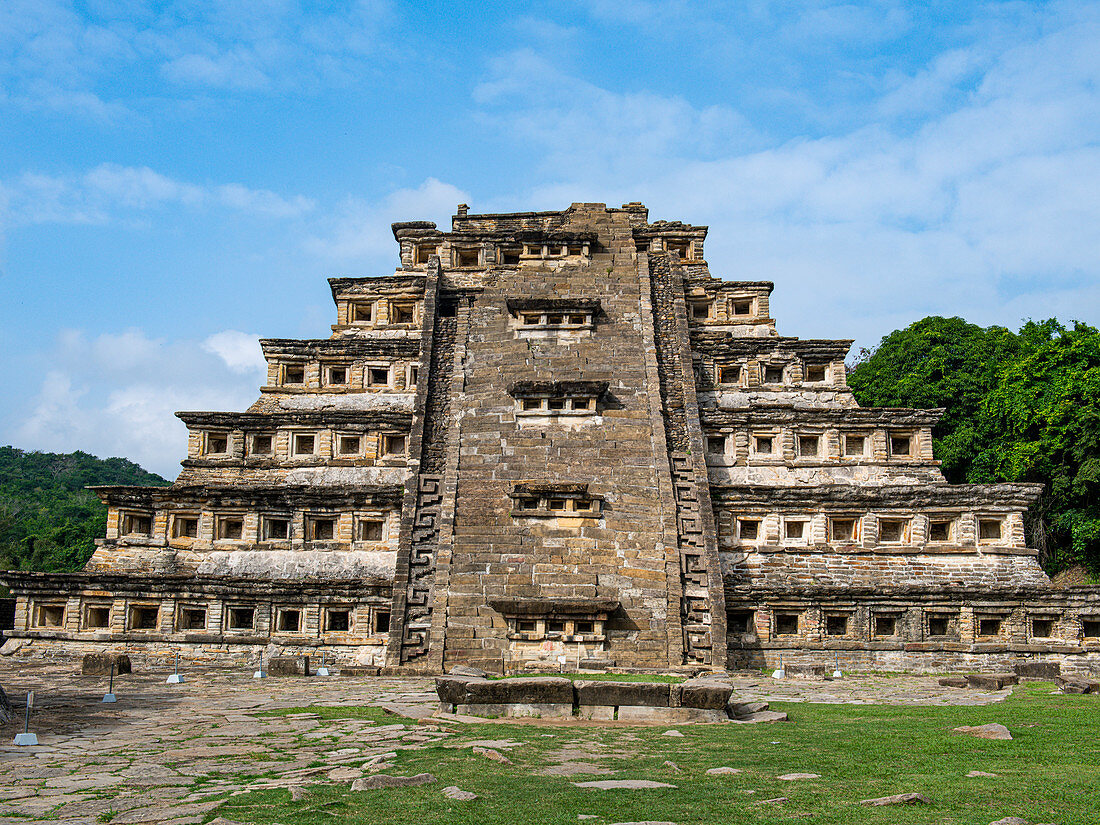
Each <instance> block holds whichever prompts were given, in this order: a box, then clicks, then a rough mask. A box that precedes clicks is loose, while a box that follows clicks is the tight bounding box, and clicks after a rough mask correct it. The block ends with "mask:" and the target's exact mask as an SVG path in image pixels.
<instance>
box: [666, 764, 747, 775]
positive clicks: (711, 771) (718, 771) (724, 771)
mask: <svg viewBox="0 0 1100 825" xmlns="http://www.w3.org/2000/svg"><path fill="white" fill-rule="evenodd" d="M676 770H679V768H677V769H676ZM735 773H744V771H742V770H741V769H740V768H730V767H727V766H725V765H723V766H722V767H720V768H707V775H708V776H728V775H731V774H735Z"/></svg>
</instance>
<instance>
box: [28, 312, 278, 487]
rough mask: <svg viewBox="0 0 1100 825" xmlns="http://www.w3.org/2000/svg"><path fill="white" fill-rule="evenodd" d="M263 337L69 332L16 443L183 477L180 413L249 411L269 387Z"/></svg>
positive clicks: (47, 359)
mask: <svg viewBox="0 0 1100 825" xmlns="http://www.w3.org/2000/svg"><path fill="white" fill-rule="evenodd" d="M258 354H259V346H258V345H257V338H256V336H254V335H248V334H246V333H242V332H237V331H235V330H225V331H223V332H219V333H215V334H214V335H211V336H209V337H208V338H207V339H206V340H205V341H201V342H200V341H188V340H179V341H166V340H163V339H156V338H150V337H149V336H148V335H146V334H145V332H143V331H142V330H139V329H131V330H127V331H125V332H122V333H119V334H112V335H98V336H95V337H91V338H89V336H88V335H87V334H86V333H84V332H82V331H80V330H68V331H66V332H64V333H62V334H61V335H60V336H59V338H58V340H57V342H56V345H55V347H54V348H53V350H52V351H51V352H48V353H40V354H39V355H38V359H39V360H41V361H42V363H44V364H48V365H49V367H48V369H46V370H45V371H44V373H43V376H42V379H41V384H40V386H39V388H38V392H37V394H36V395H35V396H34V397H33V398H32V399H30V403H29V405H28V407H27V410H26V411H25V412H24V414H23V415H22V417H21V418H19V416H18V414H14V415H11V416H9V420H11V421H12V431H13V435H12V441H13V442H14V443H17V444H19V445H20V446H22V447H25V448H26V449H35V450H47V451H57V452H69V451H72V450H78V449H79V450H86V451H87V452H90V453H93V454H95V455H99V456H116V455H119V456H125V457H127V458H130V459H131V460H133V461H136V462H137V463H139V464H141V465H142V466H143V467H145V468H146V469H149V470H152V471H154V472H157V473H160V474H161V475H163V476H165V477H167V478H174V477H175V475H176V473H177V472H178V469H179V466H178V465H179V462H180V461H181V460H182V459H183V458H185V457H186V452H187V430H186V427H184V426H183V424H182V422H180V421H179V420H178V419H177V418H176V417H175V415H174V413H175V412H176V411H177V410H196V409H200V410H242V409H246V408H247V407H248V406H249V405H250V404H251V403H252V401H254V400H255V398H256V395H257V394H258V385H259V384H261V383H263V359H262V357H258Z"/></svg>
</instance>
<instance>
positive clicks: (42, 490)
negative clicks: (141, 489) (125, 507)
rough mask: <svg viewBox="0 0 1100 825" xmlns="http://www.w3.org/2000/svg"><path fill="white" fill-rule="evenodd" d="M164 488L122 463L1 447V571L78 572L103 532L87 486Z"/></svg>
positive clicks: (103, 521) (99, 508)
mask: <svg viewBox="0 0 1100 825" xmlns="http://www.w3.org/2000/svg"><path fill="white" fill-rule="evenodd" d="M168 483H169V482H168V481H166V480H165V479H163V478H161V477H160V476H158V475H155V474H153V473H149V472H146V471H145V470H143V469H142V468H141V467H139V466H138V465H137V464H134V463H133V462H131V461H127V460H126V459H124V458H107V459H101V458H96V457H95V456H93V455H88V454H87V453H82V452H76V453H38V452H24V451H23V450H19V449H16V448H15V447H0V569H19V570H46V571H69V570H79V569H80V568H82V567H83V566H84V564H85V562H87V560H88V558H89V557H90V556H91V555H92V552H93V551H94V550H95V544H94V540H95V539H97V538H102V537H103V535H104V534H105V533H106V529H107V508H106V507H104V506H103V504H102V503H101V502H100V501H99V499H98V498H97V497H96V496H95V494H93V493H92V492H90V491H89V490H86V489H84V488H85V487H86V486H88V485H94V484H140V485H145V486H165V485H167V484H168Z"/></svg>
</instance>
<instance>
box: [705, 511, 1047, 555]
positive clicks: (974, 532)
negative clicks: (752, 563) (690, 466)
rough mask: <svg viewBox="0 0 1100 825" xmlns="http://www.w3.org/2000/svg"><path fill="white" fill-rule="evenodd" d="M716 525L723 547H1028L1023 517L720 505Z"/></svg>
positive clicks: (988, 514)
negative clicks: (790, 510)
mask: <svg viewBox="0 0 1100 825" xmlns="http://www.w3.org/2000/svg"><path fill="white" fill-rule="evenodd" d="M715 521H716V522H717V528H718V543H719V546H720V547H721V548H722V549H727V548H745V549H751V548H754V547H760V546H783V547H823V548H828V547H830V546H831V547H837V548H844V547H851V546H859V547H881V546H884V545H885V546H891V547H905V546H917V547H921V546H927V545H939V546H942V547H968V548H974V547H1013V548H1022V547H1025V546H1026V540H1025V537H1024V524H1023V517H1022V515H1021V514H1020V513H974V512H969V511H963V510H958V511H954V512H951V511H943V510H939V511H935V512H930V513H899V512H896V511H894V512H890V511H886V512H881V513H861V512H853V511H850V510H848V511H838V512H831V513H824V512H816V513H808V512H803V513H775V512H770V513H765V512H734V511H733V510H731V509H728V508H725V507H721V506H719V507H717V508H716V512H715Z"/></svg>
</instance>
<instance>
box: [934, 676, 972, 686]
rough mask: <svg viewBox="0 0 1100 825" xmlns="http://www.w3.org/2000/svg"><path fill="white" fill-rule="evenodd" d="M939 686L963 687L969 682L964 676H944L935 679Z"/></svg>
mask: <svg viewBox="0 0 1100 825" xmlns="http://www.w3.org/2000/svg"><path fill="white" fill-rule="evenodd" d="M937 681H938V682H939V685H940V687H951V688H964V687H969V686H970V682H969V681H967V678H966V677H965V676H945V677H943V678H942V679H938V680H937Z"/></svg>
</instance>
